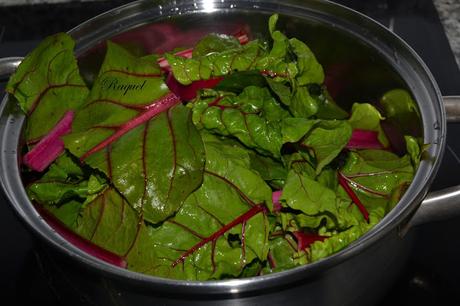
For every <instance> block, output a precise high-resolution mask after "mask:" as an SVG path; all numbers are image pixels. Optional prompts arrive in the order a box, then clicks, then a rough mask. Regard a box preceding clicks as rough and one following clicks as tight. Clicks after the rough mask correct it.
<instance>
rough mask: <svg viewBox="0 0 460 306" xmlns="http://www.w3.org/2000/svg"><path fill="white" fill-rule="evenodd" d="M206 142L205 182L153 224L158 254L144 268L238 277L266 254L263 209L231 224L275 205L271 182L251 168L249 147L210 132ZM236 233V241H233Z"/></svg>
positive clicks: (172, 274) (181, 275) (183, 275)
mask: <svg viewBox="0 0 460 306" xmlns="http://www.w3.org/2000/svg"><path fill="white" fill-rule="evenodd" d="M205 148H206V171H205V176H204V180H203V184H202V185H201V187H200V188H199V189H198V190H197V191H195V192H194V193H193V194H192V195H191V196H190V197H189V198H188V199H187V200H186V202H185V203H184V205H183V206H182V207H181V208H180V210H179V211H178V212H177V214H176V215H175V216H174V217H173V218H172V219H169V220H167V221H166V222H164V224H163V225H162V226H160V227H158V228H155V229H154V228H151V229H150V231H151V235H152V236H155V237H156V239H155V241H154V245H153V247H154V248H155V252H156V254H157V256H158V257H157V259H156V260H155V261H152V262H151V263H150V264H149V266H148V267H146V268H145V270H144V272H146V273H149V274H153V275H158V276H162V277H169V278H178V279H189V280H207V279H220V278H222V277H232V276H233V277H235V276H238V275H240V274H241V273H242V271H243V269H244V266H245V265H246V264H248V263H250V262H252V261H253V260H254V259H256V258H258V259H260V260H264V259H265V258H266V256H267V252H268V248H267V237H268V221H267V218H266V215H265V213H264V212H263V210H258V211H257V212H255V213H254V214H253V215H252V216H250V217H249V218H247V219H244V227H243V226H242V223H243V222H236V223H235V224H233V226H229V225H231V224H232V222H235V220H237V219H238V218H239V217H241V216H243V215H245V214H247V213H248V212H250V211H252V210H254V208H258V207H260V206H258V205H263V206H265V205H267V204H269V205H271V191H270V188H269V187H268V186H267V185H266V184H265V183H264V181H263V180H262V179H261V178H260V177H259V176H258V175H257V174H256V173H255V172H253V171H252V170H250V168H249V166H250V159H249V156H248V154H247V151H246V150H245V149H240V148H237V147H233V146H229V145H227V144H225V143H222V142H220V141H219V140H218V139H217V138H216V137H212V136H209V135H208V136H205ZM219 231H222V232H219ZM213 235H215V236H214V238H212V237H213ZM232 237H233V238H232ZM235 238H236V240H234V242H235V243H230V242H229V241H230V240H232V239H235ZM243 241H244V242H243ZM200 243H201V245H200ZM197 245H198V247H197ZM184 254H185V255H184Z"/></svg>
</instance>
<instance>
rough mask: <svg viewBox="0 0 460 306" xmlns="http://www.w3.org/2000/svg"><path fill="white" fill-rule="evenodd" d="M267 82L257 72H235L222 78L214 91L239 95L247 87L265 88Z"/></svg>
mask: <svg viewBox="0 0 460 306" xmlns="http://www.w3.org/2000/svg"><path fill="white" fill-rule="evenodd" d="M266 85H267V82H266V80H265V77H263V76H262V75H261V74H260V72H259V71H254V70H252V71H236V72H234V73H231V74H229V75H227V76H225V77H224V79H223V80H222V81H220V82H219V83H218V84H217V85H216V86H215V87H214V89H215V90H217V91H229V92H233V93H236V94H240V93H241V92H242V91H243V90H244V89H245V88H246V87H248V86H257V87H265V86H266Z"/></svg>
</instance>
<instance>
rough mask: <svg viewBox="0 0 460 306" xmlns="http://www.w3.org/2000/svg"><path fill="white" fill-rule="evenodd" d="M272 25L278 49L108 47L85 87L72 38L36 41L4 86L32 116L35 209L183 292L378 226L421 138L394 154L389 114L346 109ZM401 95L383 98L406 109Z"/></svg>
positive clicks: (29, 140) (317, 250)
mask: <svg viewBox="0 0 460 306" xmlns="http://www.w3.org/2000/svg"><path fill="white" fill-rule="evenodd" d="M277 19H278V16H277V15H274V16H272V17H271V18H270V20H269V30H270V34H271V42H263V41H258V40H252V41H249V42H247V43H245V44H241V43H240V42H241V41H239V40H238V39H236V38H234V37H232V36H227V35H222V34H210V35H208V36H206V37H204V38H203V39H202V40H201V41H200V42H198V43H197V45H196V46H195V48H194V49H193V51H192V52H190V51H187V53H186V54H187V56H186V57H184V54H185V53H184V52H182V53H181V52H179V53H177V54H172V53H171V54H170V53H167V54H162V55H155V54H148V55H145V56H143V57H137V56H134V55H132V54H130V53H129V51H127V50H125V49H124V48H123V47H121V46H118V45H116V44H114V43H111V42H107V51H106V55H105V59H104V61H103V63H102V66H101V68H100V71H99V74H98V76H97V77H96V78H95V81H94V83H92V84H89V85H87V84H85V83H84V81H83V80H82V78H81V77H80V74H79V71H78V66H77V62H76V60H75V58H74V56H73V47H74V42H73V41H72V39H71V38H70V37H69V36H68V35H66V34H57V35H54V36H52V37H49V38H47V39H46V40H44V41H43V42H42V43H41V44H40V46H39V47H38V48H37V49H35V50H34V51H33V52H32V53H31V54H29V55H28V57H27V58H26V59H25V60H24V61H23V63H22V64H21V66H20V67H19V69H18V71H17V72H16V74H15V75H13V76H12V77H11V79H10V82H9V83H8V87H7V91H8V92H9V93H10V94H11V95H12V96H13V97H14V98H15V99H16V100H17V102H18V103H19V105H20V107H21V108H22V109H23V111H24V112H25V113H26V114H27V116H28V120H27V123H26V128H25V131H24V137H25V139H26V144H27V148H26V149H27V150H28V152H27V153H26V154H25V156H24V158H23V162H24V165H23V168H24V171H23V174H24V177H30V178H28V179H27V180H26V181H27V186H26V188H27V192H28V194H29V196H30V199H31V200H32V201H33V203H34V205H36V206H37V209H38V210H39V211H40V212H41V213H42V214H43V216H44V217H45V218H46V219H47V220H48V221H49V223H50V224H51V225H52V226H53V227H55V229H56V230H58V232H59V233H61V234H62V235H63V236H64V237H65V238H67V239H69V241H70V242H71V243H74V244H75V245H76V246H78V247H80V248H82V249H83V250H85V251H87V252H89V253H90V254H92V255H94V256H96V257H98V258H99V259H102V260H106V261H109V262H110V263H112V264H115V265H119V266H121V267H126V268H128V269H131V270H133V271H138V272H142V273H146V274H151V275H157V276H161V277H167V278H175V279H188V280H209V279H223V278H234V277H248V276H255V275H262V274H267V273H272V272H276V271H281V270H285V269H289V268H293V267H296V266H299V265H302V264H308V263H311V262H313V261H317V260H319V259H322V258H324V257H327V256H329V255H331V254H333V253H335V252H337V251H339V250H341V249H343V248H344V247H346V246H347V245H348V244H350V243H351V242H353V241H354V240H356V239H358V238H359V237H360V236H361V235H363V234H364V233H365V232H367V231H368V230H369V229H371V228H372V227H373V226H374V225H375V224H377V223H378V222H379V221H380V220H381V219H382V218H383V217H384V216H385V214H386V213H387V212H388V211H389V210H391V209H392V208H393V207H394V205H395V204H396V203H397V202H398V200H399V199H400V197H401V196H402V194H403V193H404V191H405V190H406V188H407V187H408V186H409V184H410V182H411V180H412V178H413V176H414V173H415V171H416V168H417V166H418V164H419V162H420V158H421V152H422V148H421V146H420V140H418V139H416V138H414V137H412V136H410V135H406V136H405V140H406V143H407V149H406V150H405V154H403V155H396V154H395V153H392V151H391V147H390V141H389V139H388V137H387V135H385V133H384V129H383V128H382V122H383V121H385V120H386V119H385V117H384V115H385V114H382V113H381V112H380V111H379V110H378V109H377V108H376V107H375V106H373V105H372V104H371V103H355V104H354V105H353V107H352V109H351V110H350V113H349V112H347V111H345V110H343V109H342V108H340V107H339V106H338V105H337V104H336V103H335V102H334V101H333V99H332V98H331V96H330V95H329V94H328V91H327V88H326V87H325V85H324V84H323V82H324V72H323V68H322V66H321V65H320V64H319V63H318V61H317V60H316V58H315V56H314V54H313V52H312V51H311V50H310V49H309V47H308V46H307V45H306V44H305V43H303V42H302V41H300V40H298V39H296V38H290V39H289V38H287V37H286V36H285V35H284V34H283V33H282V32H280V31H278V30H276V23H277ZM397 91H398V92H397V94H395V92H394V91H392V92H390V93H387V94H386V95H385V96H384V97H388V96H391V97H398V96H404V99H405V102H406V103H412V104H413V105H415V103H414V102H413V100H412V99H410V95H408V94H407V95H404V94H401V92H403V93H404V91H403V90H399V89H398V90H397ZM408 97H409V98H408ZM397 100H398V99H385V101H386V102H388V101H396V102H397V103H399V102H400V101H397ZM390 104H391V103H390ZM387 105H389V103H387ZM390 106H391V105H390ZM407 109H409V110H411V111H412V110H414V108H410V107H408V108H407ZM415 109H416V108H415ZM32 178H33V179H32Z"/></svg>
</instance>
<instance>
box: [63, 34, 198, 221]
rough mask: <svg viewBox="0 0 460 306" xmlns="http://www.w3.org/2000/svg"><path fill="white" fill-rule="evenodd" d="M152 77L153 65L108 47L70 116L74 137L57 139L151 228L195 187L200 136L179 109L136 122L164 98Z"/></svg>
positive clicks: (163, 89)
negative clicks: (90, 85)
mask: <svg viewBox="0 0 460 306" xmlns="http://www.w3.org/2000/svg"><path fill="white" fill-rule="evenodd" d="M159 73H160V70H159V67H158V65H157V64H156V62H155V61H154V60H151V59H144V58H136V57H134V56H132V55H130V54H129V53H128V52H127V51H125V50H124V49H122V48H121V47H118V46H116V45H114V44H111V43H109V44H108V49H107V55H106V58H105V61H104V63H103V65H102V68H101V71H100V73H99V76H98V78H97V79H96V82H95V84H94V87H93V88H92V90H91V94H90V98H89V99H88V101H87V102H86V104H85V105H84V106H83V108H82V109H81V110H80V111H79V112H78V113H77V115H76V117H75V121H74V132H73V133H72V134H69V135H67V136H65V138H64V140H65V144H66V147H67V148H68V149H69V150H70V152H71V153H73V154H75V155H76V156H77V157H79V158H80V159H81V160H83V161H84V162H85V163H86V164H88V165H90V166H91V167H93V168H97V169H99V170H101V171H102V172H104V173H105V174H106V175H107V177H108V178H109V179H110V180H111V181H112V182H113V184H114V186H115V187H116V188H117V189H118V190H119V191H120V192H121V193H122V194H123V196H124V197H125V198H126V199H127V200H128V201H129V203H130V204H131V205H132V206H133V207H134V208H135V209H136V210H137V211H138V212H139V213H141V212H142V213H143V217H144V219H145V220H147V221H150V222H153V223H157V222H160V221H162V220H164V219H165V218H167V217H169V216H170V215H172V214H173V213H174V212H176V211H177V209H178V208H179V207H180V206H181V205H182V203H183V201H184V200H185V199H186V198H187V196H188V195H189V194H190V193H191V192H192V191H193V190H195V189H196V188H197V187H198V186H199V185H200V183H201V181H202V171H203V167H204V151H203V145H202V142H201V138H200V136H199V134H198V131H197V130H196V129H195V127H194V125H193V123H192V121H191V116H190V115H191V114H190V111H189V110H188V109H187V108H185V107H184V106H182V105H177V106H175V107H172V108H169V109H167V110H165V111H162V112H160V113H156V114H154V116H153V117H152V118H150V117H146V118H143V116H144V115H145V114H147V115H148V114H149V112H150V111H151V110H152V109H154V108H155V106H156V105H157V103H162V102H157V101H159V100H158V99H160V100H161V99H162V98H163V97H165V96H168V94H169V92H168V89H167V87H166V85H165V84H164V82H163V80H162V78H161V76H160V74H159ZM117 84H124V85H127V86H125V87H117V86H118V85H117ZM128 85H131V87H129V86H128ZM173 102H174V103H176V102H175V101H173ZM139 118H142V119H143V121H141V124H137V125H133V126H130V124H131V123H133V122H136V120H138V119H139ZM145 119H146V120H145ZM120 131H124V133H123V134H120V133H119V132H120ZM114 135H115V136H116V137H114ZM107 140H110V141H107ZM105 141H106V142H105ZM104 142H105V145H104V146H102V147H100V149H99V150H94V149H93V148H95V147H97V146H98V145H99V144H101V143H104Z"/></svg>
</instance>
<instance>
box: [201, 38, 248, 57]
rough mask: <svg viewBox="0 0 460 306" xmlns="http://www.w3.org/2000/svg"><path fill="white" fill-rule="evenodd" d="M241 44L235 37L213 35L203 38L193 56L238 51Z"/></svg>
mask: <svg viewBox="0 0 460 306" xmlns="http://www.w3.org/2000/svg"><path fill="white" fill-rule="evenodd" d="M239 47H240V42H239V41H238V39H237V38H236V37H234V36H229V35H224V34H216V33H211V34H208V35H206V36H205V37H203V38H202V39H201V40H200V41H199V42H198V43H197V44H196V45H195V47H194V48H193V56H194V57H197V56H205V55H207V54H209V53H211V52H222V51H226V50H228V49H238V48H239Z"/></svg>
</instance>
